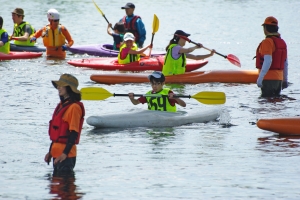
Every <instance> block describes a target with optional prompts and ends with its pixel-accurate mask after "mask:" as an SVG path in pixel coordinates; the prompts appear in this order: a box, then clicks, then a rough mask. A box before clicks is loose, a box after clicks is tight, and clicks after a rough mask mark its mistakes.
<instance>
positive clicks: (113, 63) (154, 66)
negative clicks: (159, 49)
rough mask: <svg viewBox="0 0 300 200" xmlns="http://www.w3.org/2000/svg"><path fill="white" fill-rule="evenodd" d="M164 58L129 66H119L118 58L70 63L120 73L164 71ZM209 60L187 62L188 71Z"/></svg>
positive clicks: (133, 63)
mask: <svg viewBox="0 0 300 200" xmlns="http://www.w3.org/2000/svg"><path fill="white" fill-rule="evenodd" d="M164 58H165V57H164V56H158V57H151V58H149V57H146V58H141V60H140V61H136V62H132V63H129V64H119V63H118V59H116V58H88V59H79V60H78V59H77V60H70V61H68V63H69V64H70V65H73V66H75V67H88V68H93V69H100V70H120V71H145V70H152V71H162V68H163V65H164ZM207 63H208V61H207V60H190V59H187V61H186V71H187V72H190V71H194V70H196V69H199V68H201V67H203V66H204V65H206V64H207Z"/></svg>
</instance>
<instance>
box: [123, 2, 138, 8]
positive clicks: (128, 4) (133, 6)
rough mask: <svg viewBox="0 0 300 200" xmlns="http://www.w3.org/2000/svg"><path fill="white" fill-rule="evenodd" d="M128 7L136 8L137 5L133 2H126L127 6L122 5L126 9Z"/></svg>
mask: <svg viewBox="0 0 300 200" xmlns="http://www.w3.org/2000/svg"><path fill="white" fill-rule="evenodd" d="M126 8H135V5H134V4H133V3H126V5H125V6H123V7H121V9H126Z"/></svg>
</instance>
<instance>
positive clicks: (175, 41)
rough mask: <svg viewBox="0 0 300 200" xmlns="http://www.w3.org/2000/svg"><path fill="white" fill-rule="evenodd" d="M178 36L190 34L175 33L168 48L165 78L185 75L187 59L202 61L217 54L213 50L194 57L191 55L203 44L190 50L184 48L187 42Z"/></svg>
mask: <svg viewBox="0 0 300 200" xmlns="http://www.w3.org/2000/svg"><path fill="white" fill-rule="evenodd" d="M178 35H181V36H184V37H188V36H190V34H188V33H185V32H184V31H182V30H177V31H176V32H175V33H174V36H173V38H172V39H171V40H170V43H169V45H168V46H167V47H166V51H167V54H166V56H165V62H164V66H163V70H162V73H163V74H164V75H165V76H170V75H175V74H184V73H185V67H186V58H189V59H193V60H202V59H205V58H208V57H210V56H213V55H214V53H215V50H214V49H213V50H212V51H211V52H210V54H206V55H192V54H190V53H191V52H193V51H194V50H195V49H198V48H201V47H202V44H199V45H196V46H194V47H190V48H183V46H184V45H185V43H186V40H184V39H183V38H180V37H179V36H178Z"/></svg>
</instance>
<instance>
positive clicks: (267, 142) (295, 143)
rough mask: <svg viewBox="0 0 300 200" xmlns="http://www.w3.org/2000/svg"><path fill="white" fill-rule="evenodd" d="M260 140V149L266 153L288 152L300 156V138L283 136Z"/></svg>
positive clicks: (261, 138)
mask: <svg viewBox="0 0 300 200" xmlns="http://www.w3.org/2000/svg"><path fill="white" fill-rule="evenodd" d="M257 140H258V147H257V148H258V149H259V150H262V151H265V152H288V153H289V154H286V155H287V156H291V154H290V153H295V155H299V149H298V148H299V147H300V136H281V135H272V136H268V137H260V138H258V139H257Z"/></svg>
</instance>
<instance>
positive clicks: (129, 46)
mask: <svg viewBox="0 0 300 200" xmlns="http://www.w3.org/2000/svg"><path fill="white" fill-rule="evenodd" d="M134 41H135V37H134V35H133V34H132V33H125V35H124V42H123V43H122V45H121V47H120V52H119V54H118V62H119V64H128V63H131V62H135V61H139V60H140V54H142V53H143V52H144V51H146V50H147V49H148V48H152V44H149V45H148V46H146V47H143V48H141V49H138V46H137V45H136V43H135V42H134Z"/></svg>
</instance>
